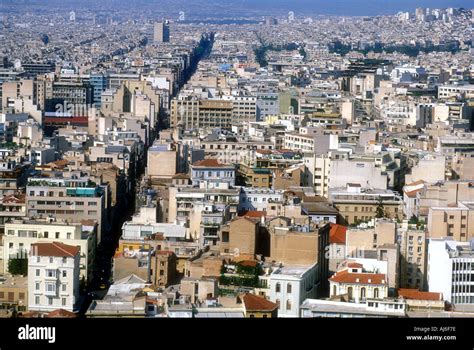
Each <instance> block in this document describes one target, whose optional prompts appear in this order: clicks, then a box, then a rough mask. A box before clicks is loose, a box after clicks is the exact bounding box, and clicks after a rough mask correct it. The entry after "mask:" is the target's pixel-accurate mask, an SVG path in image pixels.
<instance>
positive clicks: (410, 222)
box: [408, 214, 418, 225]
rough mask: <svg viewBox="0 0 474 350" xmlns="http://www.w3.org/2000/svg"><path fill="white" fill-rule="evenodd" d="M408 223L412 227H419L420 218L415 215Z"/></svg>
mask: <svg viewBox="0 0 474 350" xmlns="http://www.w3.org/2000/svg"><path fill="white" fill-rule="evenodd" d="M408 223H409V224H411V225H418V217H417V216H416V215H415V214H413V215H412V216H411V218H410V220H409V221H408Z"/></svg>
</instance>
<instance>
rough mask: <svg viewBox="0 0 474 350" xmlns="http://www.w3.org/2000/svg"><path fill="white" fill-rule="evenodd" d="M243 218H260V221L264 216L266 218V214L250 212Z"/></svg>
mask: <svg viewBox="0 0 474 350" xmlns="http://www.w3.org/2000/svg"><path fill="white" fill-rule="evenodd" d="M241 216H246V217H248V218H258V219H260V218H261V217H262V216H266V213H265V212H264V211H258V210H250V211H248V212H246V213H243V214H242V215H241Z"/></svg>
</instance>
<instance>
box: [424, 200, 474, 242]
mask: <svg viewBox="0 0 474 350" xmlns="http://www.w3.org/2000/svg"><path fill="white" fill-rule="evenodd" d="M428 232H429V235H430V237H431V238H441V237H453V238H454V239H455V240H456V241H458V242H468V241H470V240H471V239H472V238H474V201H470V202H468V201H462V202H458V204H457V206H449V207H431V208H430V209H429V212H428Z"/></svg>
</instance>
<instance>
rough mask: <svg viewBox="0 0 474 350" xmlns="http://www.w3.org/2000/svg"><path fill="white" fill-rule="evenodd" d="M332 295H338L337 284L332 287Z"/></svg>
mask: <svg viewBox="0 0 474 350" xmlns="http://www.w3.org/2000/svg"><path fill="white" fill-rule="evenodd" d="M332 295H337V286H336V285H334V286H333V287H332Z"/></svg>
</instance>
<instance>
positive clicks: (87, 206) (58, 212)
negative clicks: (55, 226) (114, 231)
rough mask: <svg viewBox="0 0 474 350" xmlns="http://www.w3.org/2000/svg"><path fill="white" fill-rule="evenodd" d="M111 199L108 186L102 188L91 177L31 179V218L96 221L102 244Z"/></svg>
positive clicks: (27, 203)
mask: <svg viewBox="0 0 474 350" xmlns="http://www.w3.org/2000/svg"><path fill="white" fill-rule="evenodd" d="M108 196H109V187H108V186H98V185H97V184H95V183H92V182H91V181H90V179H89V178H78V179H72V178H71V179H60V178H30V179H29V181H28V185H27V187H26V205H27V210H28V216H29V217H31V218H41V217H43V218H46V217H50V216H51V217H53V218H56V219H62V220H69V221H71V222H74V221H75V220H77V218H81V219H83V220H92V221H95V222H96V223H97V225H98V228H97V233H98V235H97V241H98V243H100V241H101V238H102V233H103V230H104V225H105V223H106V221H105V220H106V211H107V209H108V204H109V202H108Z"/></svg>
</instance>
